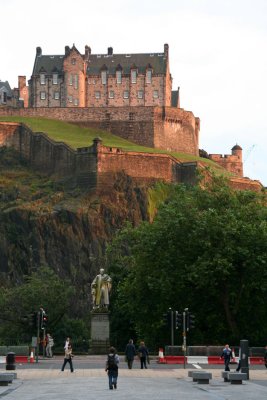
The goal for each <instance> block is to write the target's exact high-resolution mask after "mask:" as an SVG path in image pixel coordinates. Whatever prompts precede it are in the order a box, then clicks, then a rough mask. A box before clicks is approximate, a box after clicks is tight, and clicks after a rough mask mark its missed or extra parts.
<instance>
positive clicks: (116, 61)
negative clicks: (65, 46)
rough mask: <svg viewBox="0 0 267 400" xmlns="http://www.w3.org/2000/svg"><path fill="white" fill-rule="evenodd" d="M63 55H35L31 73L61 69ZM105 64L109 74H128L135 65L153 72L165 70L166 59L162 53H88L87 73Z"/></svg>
mask: <svg viewBox="0 0 267 400" xmlns="http://www.w3.org/2000/svg"><path fill="white" fill-rule="evenodd" d="M64 58H65V55H42V54H41V53H40V54H39V55H38V54H37V55H36V58H35V63H34V67H33V73H32V74H33V75H38V74H40V73H46V74H52V73H53V72H56V71H57V72H58V73H60V72H62V71H63V61H64ZM104 65H105V66H106V68H107V70H108V73H109V74H115V72H116V70H117V69H121V70H122V72H123V73H125V74H130V70H131V68H133V67H135V68H137V69H138V72H139V73H145V71H146V69H147V68H152V70H153V73H154V74H164V73H165V72H166V66H167V60H166V57H165V54H164V53H148V54H111V55H108V54H90V56H89V63H88V68H87V74H88V75H99V73H100V70H101V69H102V68H103V66H104Z"/></svg>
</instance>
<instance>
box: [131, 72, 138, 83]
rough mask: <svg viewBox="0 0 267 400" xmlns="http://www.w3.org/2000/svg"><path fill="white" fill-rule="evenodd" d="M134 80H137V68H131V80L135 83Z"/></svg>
mask: <svg viewBox="0 0 267 400" xmlns="http://www.w3.org/2000/svg"><path fill="white" fill-rule="evenodd" d="M136 81H137V70H136V69H132V70H131V82H132V83H136Z"/></svg>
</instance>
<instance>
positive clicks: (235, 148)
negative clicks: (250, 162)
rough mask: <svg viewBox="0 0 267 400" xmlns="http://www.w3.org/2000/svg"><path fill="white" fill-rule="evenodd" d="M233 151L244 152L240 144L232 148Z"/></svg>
mask: <svg viewBox="0 0 267 400" xmlns="http://www.w3.org/2000/svg"><path fill="white" fill-rule="evenodd" d="M232 150H243V149H242V147H240V146H239V145H238V144H236V145H235V146H234V147H232Z"/></svg>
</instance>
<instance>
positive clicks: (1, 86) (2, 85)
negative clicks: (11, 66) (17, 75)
mask: <svg viewBox="0 0 267 400" xmlns="http://www.w3.org/2000/svg"><path fill="white" fill-rule="evenodd" d="M0 91H1V92H6V94H7V96H11V95H12V90H11V87H10V85H9V83H8V81H5V82H2V81H1V80H0Z"/></svg>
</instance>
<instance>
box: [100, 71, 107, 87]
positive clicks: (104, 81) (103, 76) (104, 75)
mask: <svg viewBox="0 0 267 400" xmlns="http://www.w3.org/2000/svg"><path fill="white" fill-rule="evenodd" d="M101 82H102V85H106V84H107V71H101Z"/></svg>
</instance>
